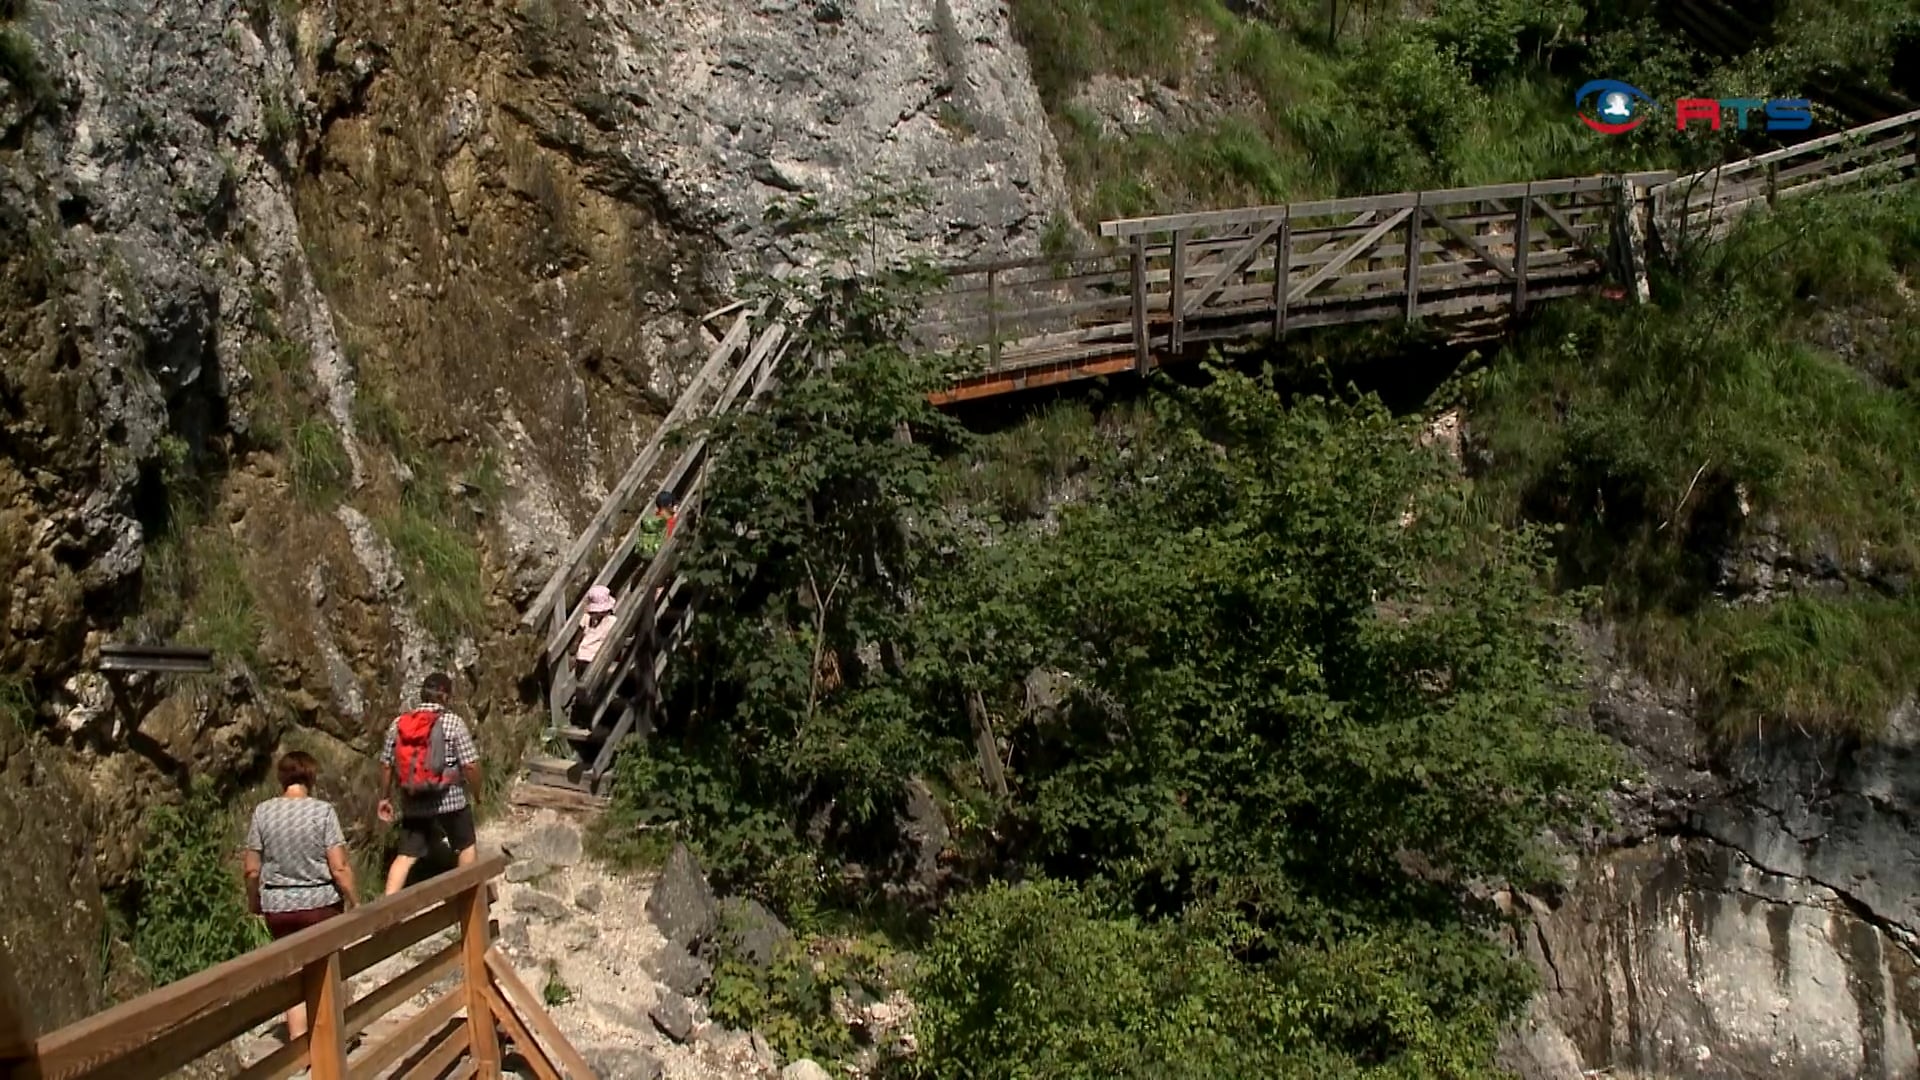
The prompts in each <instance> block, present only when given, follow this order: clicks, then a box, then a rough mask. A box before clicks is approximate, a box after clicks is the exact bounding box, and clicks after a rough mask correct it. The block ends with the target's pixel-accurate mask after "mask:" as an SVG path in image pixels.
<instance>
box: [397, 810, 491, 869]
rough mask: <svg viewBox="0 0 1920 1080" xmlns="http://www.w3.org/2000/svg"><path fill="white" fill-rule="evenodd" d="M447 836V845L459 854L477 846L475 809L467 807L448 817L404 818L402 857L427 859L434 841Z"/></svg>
mask: <svg viewBox="0 0 1920 1080" xmlns="http://www.w3.org/2000/svg"><path fill="white" fill-rule="evenodd" d="M443 836H444V837H446V839H447V846H448V847H450V848H452V849H453V853H454V854H455V855H458V854H459V853H461V852H463V851H465V850H467V849H468V848H470V847H472V846H473V842H474V831H473V807H471V806H465V807H462V808H460V809H458V810H450V811H448V812H447V813H444V814H433V815H431V816H428V817H417V818H415V817H409V818H401V819H400V854H402V855H405V856H406V857H407V858H409V859H424V858H426V857H427V852H429V851H431V850H432V849H433V842H434V841H435V840H437V839H439V838H440V837H443Z"/></svg>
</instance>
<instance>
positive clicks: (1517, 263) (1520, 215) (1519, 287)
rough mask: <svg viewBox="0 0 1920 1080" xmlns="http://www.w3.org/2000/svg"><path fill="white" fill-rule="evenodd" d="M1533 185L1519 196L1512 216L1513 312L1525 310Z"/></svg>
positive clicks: (1530, 244) (1530, 241) (1531, 239)
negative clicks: (1517, 205)
mask: <svg viewBox="0 0 1920 1080" xmlns="http://www.w3.org/2000/svg"><path fill="white" fill-rule="evenodd" d="M1532 221H1533V185H1532V184H1528V185H1527V192H1526V194H1524V195H1522V196H1520V209H1519V210H1518V211H1516V212H1515V214H1514V218H1513V313H1514V314H1515V315H1520V314H1524V313H1525V312H1526V310H1527V248H1529V247H1531V246H1532V245H1533V236H1532V228H1531V223H1532Z"/></svg>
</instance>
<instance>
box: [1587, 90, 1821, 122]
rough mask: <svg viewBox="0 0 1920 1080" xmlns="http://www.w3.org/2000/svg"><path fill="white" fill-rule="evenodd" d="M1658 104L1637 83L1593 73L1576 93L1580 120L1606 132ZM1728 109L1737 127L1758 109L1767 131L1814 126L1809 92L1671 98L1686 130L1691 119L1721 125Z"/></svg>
mask: <svg viewBox="0 0 1920 1080" xmlns="http://www.w3.org/2000/svg"><path fill="white" fill-rule="evenodd" d="M1658 108H1659V106H1658V104H1657V103H1656V102H1655V101H1654V100H1653V99H1652V98H1650V97H1648V96H1647V95H1646V94H1644V93H1642V92H1641V91H1640V89H1639V88H1638V87H1635V86H1632V85H1630V84H1628V83H1623V82H1620V81H1619V80H1617V79H1595V80H1593V81H1592V82H1589V83H1587V84H1586V85H1585V86H1582V87H1581V88H1580V89H1579V90H1577V91H1575V92H1574V95H1573V109H1574V113H1575V115H1577V116H1579V117H1580V122H1581V123H1583V124H1585V125H1587V126H1588V127H1590V128H1592V129H1593V130H1595V131H1597V132H1599V133H1600V134H1602V135H1624V134H1626V133H1627V132H1629V131H1632V130H1633V129H1634V128H1637V127H1639V126H1640V125H1641V124H1643V123H1645V122H1646V120H1647V119H1648V118H1649V117H1651V116H1652V115H1653V114H1654V113H1655V112H1656V111H1657V110H1658ZM1729 112H1731V113H1732V114H1733V126H1734V130H1735V131H1745V130H1747V117H1748V116H1750V115H1752V114H1754V113H1759V114H1760V115H1761V116H1763V117H1765V119H1766V130H1768V131H1805V130H1807V129H1808V128H1810V127H1812V126H1813V106H1812V104H1811V103H1810V102H1808V101H1807V100H1806V99H1805V98H1771V99H1768V100H1765V101H1762V100H1761V99H1759V98H1680V99H1679V100H1677V101H1675V102H1674V103H1673V127H1674V130H1675V131H1685V130H1687V125H1688V124H1690V123H1692V122H1693V121H1695V120H1705V121H1706V122H1707V125H1708V126H1709V127H1710V128H1712V129H1713V130H1714V131H1719V130H1720V121H1721V118H1722V117H1723V116H1725V115H1726V114H1727V113H1729Z"/></svg>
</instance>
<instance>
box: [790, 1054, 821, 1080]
mask: <svg viewBox="0 0 1920 1080" xmlns="http://www.w3.org/2000/svg"><path fill="white" fill-rule="evenodd" d="M780 1080H833V1074H832V1073H829V1072H828V1071H827V1070H826V1069H824V1068H822V1067H821V1066H820V1065H819V1064H818V1063H816V1062H815V1061H814V1060H813V1059H811V1058H801V1059H800V1060H799V1061H796V1062H794V1063H793V1064H791V1065H789V1066H787V1067H786V1068H784V1069H781V1070H780Z"/></svg>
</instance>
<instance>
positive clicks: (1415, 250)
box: [1407, 195, 1423, 322]
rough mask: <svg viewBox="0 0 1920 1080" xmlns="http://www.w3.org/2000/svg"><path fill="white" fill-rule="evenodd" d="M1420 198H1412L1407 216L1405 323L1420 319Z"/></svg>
mask: <svg viewBox="0 0 1920 1080" xmlns="http://www.w3.org/2000/svg"><path fill="white" fill-rule="evenodd" d="M1420 198H1421V197H1420V196H1419V195H1415V196H1414V197H1413V211H1412V212H1411V213H1409V214H1408V215H1407V321H1408V322H1413V321H1414V320H1415V319H1418V318H1419V317H1420V222H1421V220H1422V217H1421V215H1422V213H1423V211H1422V210H1421V208H1420Z"/></svg>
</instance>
